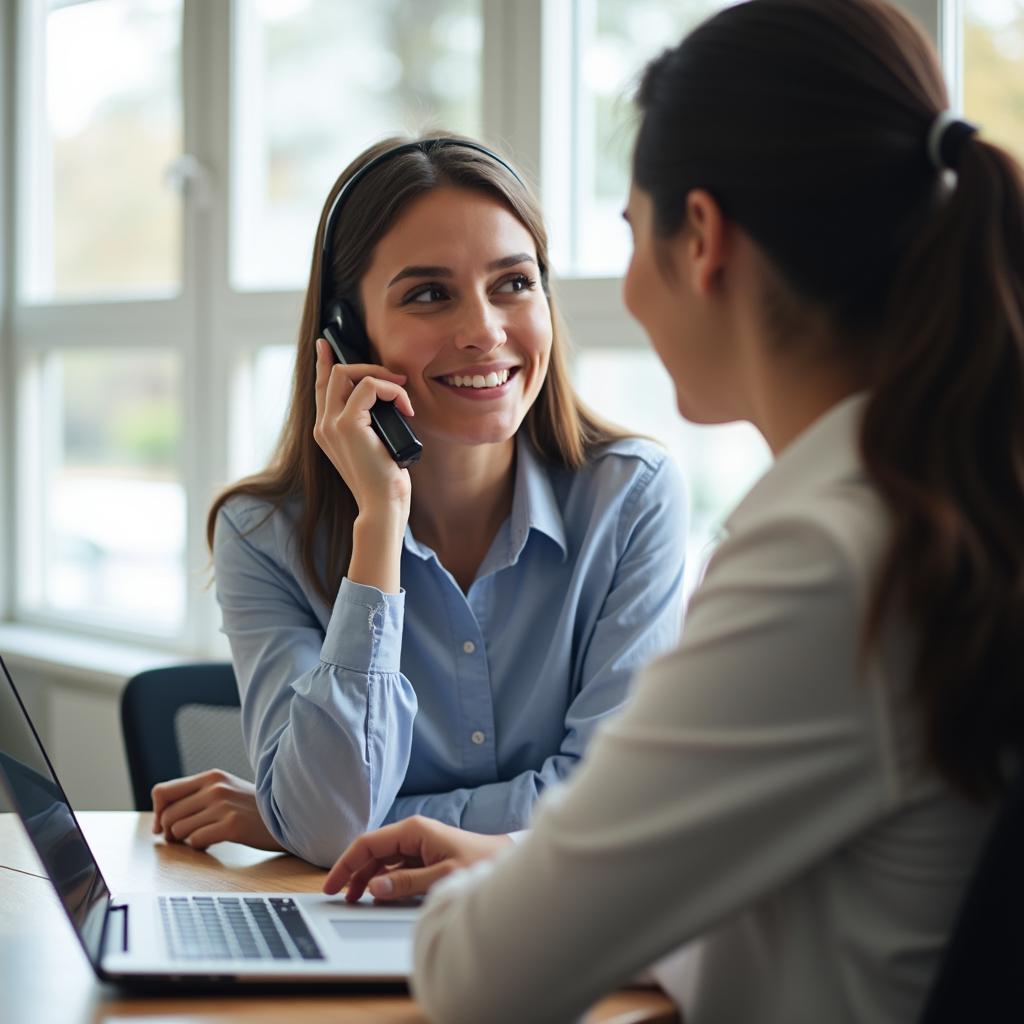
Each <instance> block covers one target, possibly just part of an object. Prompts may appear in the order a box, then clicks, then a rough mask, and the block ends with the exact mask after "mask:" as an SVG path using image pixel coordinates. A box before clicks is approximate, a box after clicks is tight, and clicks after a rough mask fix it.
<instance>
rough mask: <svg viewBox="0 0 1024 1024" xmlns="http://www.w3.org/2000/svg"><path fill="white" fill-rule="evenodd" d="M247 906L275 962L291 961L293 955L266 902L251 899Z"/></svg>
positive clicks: (246, 903) (246, 902)
mask: <svg viewBox="0 0 1024 1024" xmlns="http://www.w3.org/2000/svg"><path fill="white" fill-rule="evenodd" d="M245 905H246V906H247V907H248V908H249V913H250V914H252V918H253V920H254V921H255V922H256V927H257V928H258V929H259V933H260V935H261V936H262V937H263V941H264V942H265V943H266V944H267V949H269V950H270V955H271V956H272V957H273V958H274V959H275V960H289V959H291V953H290V952H289V950H288V947H287V946H286V945H285V944H284V940H283V939H282V938H281V933H280V931H278V928H277V925H276V924H275V923H274V918H273V917H272V916H271V914H270V910H269V908H268V907H267V904H266V901H264V900H262V899H249V900H246V901H245Z"/></svg>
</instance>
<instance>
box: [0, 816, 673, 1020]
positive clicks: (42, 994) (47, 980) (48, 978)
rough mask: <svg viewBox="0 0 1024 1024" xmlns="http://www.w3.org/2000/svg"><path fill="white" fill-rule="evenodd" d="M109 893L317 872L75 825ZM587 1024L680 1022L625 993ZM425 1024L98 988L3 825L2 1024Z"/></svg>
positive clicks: (111, 828)
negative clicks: (107, 1023) (108, 1023)
mask: <svg viewBox="0 0 1024 1024" xmlns="http://www.w3.org/2000/svg"><path fill="white" fill-rule="evenodd" d="M79 818H80V820H81V823H82V828H83V829H84V830H85V833H86V836H87V838H88V840H89V844H90V845H91V846H92V848H93V850H94V851H95V853H96V859H97V860H98V861H99V863H100V867H101V869H102V871H103V874H104V877H105V878H106V879H107V883H108V884H109V885H110V887H111V888H112V889H113V890H114V891H115V892H117V891H122V892H132V891H142V892H145V891H154V890H161V889H162V890H173V889H208V890H211V889H212V890H216V889H220V890H229V889H237V890H239V891H242V892H252V891H259V890H265V891H274V890H277V891H291V892H309V891H317V890H319V888H320V883H321V880H322V879H323V875H324V872H322V871H320V870H319V869H318V868H313V867H311V866H310V865H309V864H306V863H304V862H303V861H300V860H298V859H297V858H295V857H287V856H282V855H277V854H272V853H263V852H261V851H259V850H250V849H249V848H248V847H245V846H238V845H236V844H234V843H219V844H217V845H216V846H213V847H211V852H210V853H197V852H196V851H195V850H191V849H189V848H188V847H184V846H169V845H167V844H165V843H164V842H163V841H162V840H160V839H159V838H156V837H154V836H153V835H152V834H151V833H150V831H149V829H150V822H151V815H149V814H136V813H132V812H120V811H112V812H107V811H90V812H86V813H84V814H81V815H79ZM585 1019H586V1024H670V1022H676V1021H678V1017H677V1016H676V1013H675V1009H674V1007H673V1006H672V1004H671V1003H670V1002H669V1000H667V999H666V998H665V997H664V996H663V995H661V994H660V993H656V992H649V991H640V990H637V991H624V992H618V993H615V994H614V995H612V996H609V997H607V998H606V999H603V1000H601V1002H600V1003H598V1004H597V1005H596V1006H594V1007H593V1008H592V1009H591V1011H590V1012H589V1013H588V1014H587V1016H586V1018H585ZM284 1020H287V1021H289V1022H291V1021H296V1022H298V1024H321V1022H322V1024H327V1022H330V1024H362V1022H364V1021H365V1022H370V1021H373V1022H375V1024H425V1022H426V1018H425V1017H424V1016H423V1015H422V1014H421V1012H420V1010H419V1008H418V1007H417V1006H416V1003H415V1002H414V1001H413V1000H412V999H411V998H410V997H408V996H405V995H387V994H382V995H365V994H359V995H344V994H332V995H323V996H320V995H302V996H258V997H248V998H247V997H240V996H214V997H192V996H186V997H174V998H165V997H149V998H140V997H137V996H135V997H133V996H126V995H125V994H124V993H122V992H120V991H118V990H117V989H115V988H112V987H110V986H106V985H101V984H100V983H99V982H97V981H96V978H95V975H94V974H93V973H92V969H91V968H90V967H89V964H88V961H87V960H86V958H85V954H84V953H83V952H82V950H81V948H80V947H79V945H78V943H77V942H76V940H75V937H74V933H73V932H72V930H71V927H70V925H69V924H68V922H67V919H66V918H65V917H64V913H63V911H62V909H61V907H60V904H59V903H58V902H57V898H56V896H55V895H54V891H53V887H52V886H51V885H50V882H49V880H48V879H47V878H46V877H45V876H43V872H42V868H41V867H40V866H39V862H38V861H37V859H36V856H35V852H34V851H33V850H32V848H31V847H30V845H29V843H28V839H27V838H26V837H25V834H24V832H23V830H22V828H21V823H20V822H19V821H18V819H17V818H16V817H15V816H14V815H13V814H0V1024H53V1022H55V1021H59V1022H61V1024H65V1022H66V1024H103V1022H105V1021H118V1022H121V1024H124V1022H127V1021H133V1022H146V1024H242V1022H245V1024H271V1022H274V1024H277V1022H279V1021H284Z"/></svg>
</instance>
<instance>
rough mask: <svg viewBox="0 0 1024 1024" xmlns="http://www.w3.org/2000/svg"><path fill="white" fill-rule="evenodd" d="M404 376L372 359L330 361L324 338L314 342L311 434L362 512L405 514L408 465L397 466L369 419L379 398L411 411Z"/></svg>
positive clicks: (406, 412)
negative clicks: (314, 399)
mask: <svg viewBox="0 0 1024 1024" xmlns="http://www.w3.org/2000/svg"><path fill="white" fill-rule="evenodd" d="M404 381H405V376H404V375H403V374H400V373H392V372H391V371H390V370H387V369H385V368H384V367H383V366H375V365H373V364H370V363H348V364H344V363H333V362H332V359H331V355H330V349H329V347H328V345H327V342H326V341H324V340H323V338H319V339H317V343H316V424H315V425H314V427H313V437H314V438H315V439H316V443H317V444H318V445H320V447H321V448H322V449H323V450H324V453H325V454H326V455H327V457H328V458H329V459H330V460H331V463H332V464H333V466H334V468H335V469H336V470H337V471H338V472H339V473H340V474H341V478H342V479H343V480H344V481H345V483H346V485H347V486H348V488H349V490H350V491H351V492H352V495H353V497H354V498H355V499H356V504H357V505H358V506H359V513H360V515H366V516H372V517H379V518H393V517H394V516H395V514H396V513H397V514H399V515H400V516H401V517H402V519H403V525H404V520H405V519H408V515H409V498H410V494H411V486H410V482H409V471H408V470H406V469H399V467H398V466H397V465H396V464H395V461H394V460H393V459H392V458H391V457H390V455H389V454H388V451H387V449H386V448H385V447H384V445H383V443H382V442H381V440H380V438H379V437H378V436H377V435H376V433H374V430H373V427H372V426H371V424H370V409H371V408H372V407H373V405H374V403H375V402H377V401H378V399H382V400H384V401H387V402H390V401H393V402H395V404H396V406H397V408H398V410H399V411H400V412H401V413H402V414H403V415H405V416H412V415H413V409H412V404H411V403H410V402H409V396H408V395H407V394H406V392H405V390H404V389H403V388H402V387H401V384H402V383H403V382H404Z"/></svg>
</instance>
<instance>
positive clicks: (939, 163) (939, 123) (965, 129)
mask: <svg viewBox="0 0 1024 1024" xmlns="http://www.w3.org/2000/svg"><path fill="white" fill-rule="evenodd" d="M977 131H978V125H976V124H972V123H971V122H970V121H964V120H963V119H962V118H959V117H957V116H956V114H954V113H953V111H952V110H943V111H942V112H941V113H940V114H938V115H937V116H936V118H935V120H934V121H932V126H931V128H929V129H928V159H929V160H931V162H932V166H934V168H935V169H936V170H937V171H944V170H947V169H948V170H951V171H955V170H956V168H957V166H958V165H959V163H960V154H961V153H962V152H963V148H964V143H965V142H966V141H967V140H968V139H969V138H970V137H971V136H972V135H974V134H975V132H977Z"/></svg>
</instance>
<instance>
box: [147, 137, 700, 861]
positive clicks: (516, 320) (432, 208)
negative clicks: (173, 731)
mask: <svg viewBox="0 0 1024 1024" xmlns="http://www.w3.org/2000/svg"><path fill="white" fill-rule="evenodd" d="M342 189H344V190H345V191H344V195H343V197H342V198H341V199H340V200H339V201H338V203H337V205H335V199H336V198H337V197H338V195H339V192H340V190H342ZM332 213H333V216H331V214H332ZM328 224H329V225H330V230H328ZM321 251H323V255H321ZM316 253H317V255H316V257H315V258H314V261H313V266H312V271H311V274H310V286H309V289H308V290H307V293H306V302H305V308H304V312H303V318H302V326H301V329H300V332H299V348H298V353H297V357H296V361H295V378H294V385H293V391H292V402H291V410H290V412H289V415H288V420H287V423H286V425H285V428H284V433H283V435H282V439H281V443H280V446H279V448H278V451H277V454H276V456H275V457H274V459H273V461H272V463H271V465H270V467H269V468H268V469H267V470H266V471H265V472H264V473H261V474H259V475H258V476H256V477H253V478H250V479H248V480H244V481H242V482H241V483H239V484H236V485H235V486H233V487H231V488H229V489H228V490H227V491H226V492H225V493H224V494H222V495H221V496H220V497H219V498H218V499H217V501H216V502H215V503H214V506H213V509H212V510H211V513H210V518H209V533H210V540H211V545H212V547H213V552H214V565H215V572H216V580H217V597H218V600H219V602H220V605H221V608H222V611H223V617H224V630H225V632H226V633H227V636H228V639H229V640H230V642H231V650H232V659H233V662H234V666H235V672H236V674H237V676H238V682H239V688H240V691H241V696H242V727H243V731H244V733H245V739H246V743H247V746H248V750H249V755H250V758H251V760H252V764H253V766H254V769H255V773H256V780H255V801H256V803H258V806H259V812H260V813H259V815H257V814H256V813H255V803H254V802H253V798H252V793H251V791H249V790H247V789H246V787H245V785H244V784H243V783H241V782H240V781H239V780H232V779H230V778H226V777H224V776H223V775H219V774H213V775H205V776H199V777H195V778H193V779H186V780H178V781H176V782H173V783H170V784H166V785H165V786H162V787H157V789H156V792H155V793H154V803H155V805H156V815H155V821H154V830H156V831H161V830H162V831H165V833H169V834H170V836H172V837H174V838H177V839H187V840H188V841H189V842H191V843H192V845H194V846H198V847H202V846H206V845H209V843H211V842H214V841H217V840H219V839H240V840H243V841H248V842H251V843H254V844H255V845H262V846H273V845H274V844H275V843H276V844H279V845H280V846H282V847H284V848H286V849H288V850H291V851H293V852H295V853H297V854H299V855H300V856H302V857H304V858H305V859H307V860H309V861H312V862H313V863H317V864H322V865H328V864H330V863H332V862H333V861H334V859H335V858H336V857H337V856H338V854H339V853H340V852H341V851H342V850H344V849H345V847H346V845H347V844H348V843H350V842H351V841H352V840H353V839H355V838H356V836H358V835H360V834H361V833H363V832H365V831H367V830H368V829H373V828H376V827H378V826H380V825H382V824H384V823H387V822H392V821H396V820H399V819H401V818H405V817H407V816H409V815H413V814H419V815H427V816H429V817H431V818H434V819H437V820H439V821H443V822H447V823H450V824H454V825H461V826H464V827H466V828H469V829H472V830H474V831H476V832H483V833H499V834H503V833H507V832H510V831H513V830H516V829H521V828H523V827H524V826H525V825H526V824H527V822H528V821H529V819H530V817H531V815H532V810H533V805H534V802H535V801H536V799H537V796H538V794H539V793H540V792H541V791H542V790H543V789H544V788H545V787H546V786H548V785H549V784H551V783H552V782H555V781H558V780H560V779H562V778H564V777H565V776H566V775H567V774H568V773H569V772H570V771H571V770H572V768H573V767H574V766H575V765H576V763H577V762H578V760H579V758H580V756H581V754H582V752H583V750H584V748H585V747H586V745H587V743H588V741H589V739H590V737H591V735H592V733H593V731H594V729H595V727H596V726H597V724H598V723H599V722H600V721H601V720H602V719H603V718H605V717H606V716H607V715H608V714H609V713H610V712H612V711H614V710H615V709H616V708H618V707H619V706H620V704H621V703H622V701H623V699H624V697H625V691H626V684H627V682H628V680H629V677H630V674H631V671H632V670H633V668H635V667H636V666H637V665H638V664H640V663H641V662H642V661H644V660H646V659H647V658H648V657H650V655H651V654H652V653H653V652H655V651H658V650H664V649H667V648H668V647H670V646H671V644H672V643H673V642H674V640H675V637H676V634H677V630H678V624H679V616H680V586H681V572H682V561H683V559H682V541H683V537H684V529H685V509H684V498H683V494H682V490H681V485H680V480H679V478H678V475H677V473H676V471H675V470H674V469H673V468H672V466H671V465H670V462H669V461H668V460H667V458H666V456H665V455H664V453H663V452H662V451H660V450H659V449H658V448H657V447H656V446H654V445H652V444H651V443H649V442H647V441H644V440H640V439H637V438H629V437H626V436H624V435H623V434H621V433H620V432H618V431H615V430H613V429H612V428H610V427H608V426H606V425H605V424H603V423H602V422H601V421H600V420H599V419H597V418H596V417H595V416H593V415H592V414H591V413H589V412H588V411H587V410H585V409H584V408H583V406H582V405H581V403H580V401H579V399H578V398H577V397H576V396H575V395H574V394H573V392H572V388H571V386H570V383H569V378H568V372H567V354H566V350H565V340H564V338H563V336H562V332H561V329H560V328H559V326H558V318H557V315H556V313H555V310H554V306H553V302H552V300H551V297H550V295H549V293H548V287H547V281H548V260H547V245H546V238H545V233H544V227H543V223H542V221H541V218H540V214H539V211H538V208H537V206H536V204H535V202H534V201H533V199H532V198H531V196H530V194H529V192H528V190H527V189H526V187H525V185H524V184H523V183H522V181H521V180H520V179H519V178H518V176H517V175H516V174H515V172H514V171H512V169H511V168H510V167H509V166H508V165H507V164H505V163H504V161H502V160H501V159H500V158H499V157H497V156H496V155H495V154H493V153H491V152H490V151H488V150H486V149H483V148H482V147H480V146H479V145H478V144H477V143H474V142H471V141H470V140H464V139H454V138H428V139H422V140H418V141H415V142H412V143H408V142H404V141H403V140H395V139H390V140H387V141H385V142H382V143H381V144H379V145H377V146H375V147H373V148H372V149H370V150H368V151H367V152H366V153H364V154H363V155H362V156H360V157H359V158H357V159H356V161H355V162H354V163H353V164H352V165H351V166H350V167H349V168H348V169H347V170H346V171H345V172H344V173H343V174H342V175H341V177H340V178H339V179H338V182H337V183H336V185H335V188H334V189H333V190H332V192H331V195H330V196H329V197H328V201H327V204H326V205H325V209H324V214H323V216H322V217H321V221H320V227H319V230H318V233H317V243H316ZM324 262H326V267H323V268H322V263H324ZM322 269H323V270H324V273H323V284H321V270H322ZM321 293H323V294H321ZM339 310H340V311H341V313H342V317H343V319H345V320H346V323H347V326H346V327H345V329H344V330H345V332H346V333H348V334H350V335H352V337H350V338H349V341H350V342H351V343H352V344H356V345H358V344H362V342H361V341H360V335H361V333H362V328H365V334H366V335H368V339H367V340H366V342H365V345H364V348H365V347H367V346H370V347H369V348H368V350H367V351H364V353H363V356H362V359H363V361H362V362H355V363H350V364H349V365H341V364H337V365H332V359H331V355H330V350H329V349H328V347H327V345H326V343H325V342H324V340H323V339H322V338H319V336H320V335H321V333H322V330H323V329H324V327H325V326H331V324H333V323H334V315H335V312H337V311H339ZM353 320H357V323H356V324H355V327H354V326H353V323H352V321H353ZM329 321H330V322H331V324H329ZM335 326H336V325H335ZM331 330H332V331H333V327H331ZM353 338H354V340H353ZM314 353H315V359H314ZM378 401H394V402H395V403H396V408H397V409H398V410H399V411H400V412H402V413H403V414H405V416H406V417H407V418H408V419H409V420H410V422H411V425H412V426H413V427H414V429H415V431H416V433H417V434H418V436H419V439H420V441H421V442H422V445H423V450H422V457H421V458H420V459H419V461H418V462H416V463H415V464H413V465H412V466H411V467H410V468H400V467H399V466H398V465H397V464H396V462H395V461H394V460H393V459H392V458H391V457H390V456H389V455H388V453H387V451H386V450H385V448H384V446H383V445H382V444H381V441H380V439H379V438H378V437H377V435H376V434H375V432H374V430H373V429H372V426H371V421H370V409H371V408H372V407H373V406H374V404H375V403H376V402H378ZM260 817H262V820H263V822H265V825H266V827H265V828H264V827H263V825H262V824H261V823H260Z"/></svg>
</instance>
